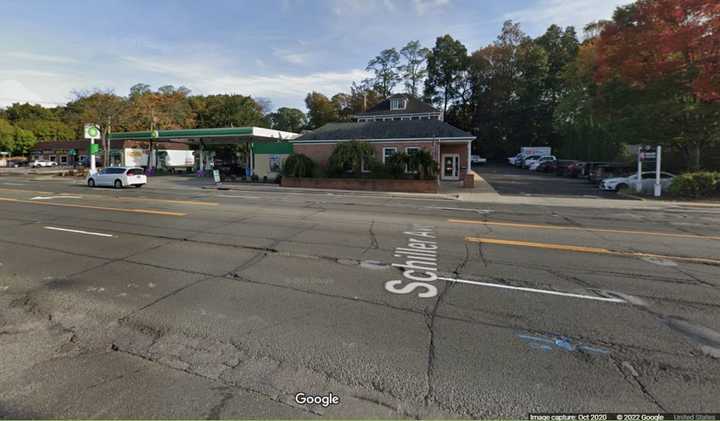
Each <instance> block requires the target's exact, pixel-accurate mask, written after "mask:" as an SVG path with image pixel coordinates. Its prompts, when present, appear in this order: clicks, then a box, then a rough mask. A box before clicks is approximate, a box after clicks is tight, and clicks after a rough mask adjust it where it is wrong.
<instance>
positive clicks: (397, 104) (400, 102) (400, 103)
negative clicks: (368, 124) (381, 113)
mask: <svg viewBox="0 0 720 421" xmlns="http://www.w3.org/2000/svg"><path fill="white" fill-rule="evenodd" d="M406 106H407V99H405V98H393V99H391V100H390V110H391V111H392V110H404V109H405V107H406Z"/></svg>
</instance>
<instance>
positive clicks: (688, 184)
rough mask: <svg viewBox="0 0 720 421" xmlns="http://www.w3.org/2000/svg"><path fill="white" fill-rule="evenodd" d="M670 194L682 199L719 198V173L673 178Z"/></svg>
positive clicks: (683, 175) (689, 174) (684, 175)
mask: <svg viewBox="0 0 720 421" xmlns="http://www.w3.org/2000/svg"><path fill="white" fill-rule="evenodd" d="M670 193H672V194H673V195H676V196H682V197H711V196H720V172H693V173H686V174H682V175H679V176H677V177H675V178H673V181H672V184H670Z"/></svg>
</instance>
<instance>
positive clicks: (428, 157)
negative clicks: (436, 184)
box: [408, 149, 438, 180]
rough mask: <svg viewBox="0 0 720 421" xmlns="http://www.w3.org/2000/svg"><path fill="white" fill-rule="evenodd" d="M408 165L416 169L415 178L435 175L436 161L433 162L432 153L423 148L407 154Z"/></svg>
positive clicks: (436, 169) (426, 177)
mask: <svg viewBox="0 0 720 421" xmlns="http://www.w3.org/2000/svg"><path fill="white" fill-rule="evenodd" d="M408 166H409V168H412V169H414V170H416V171H417V178H419V179H421V180H429V179H432V178H435V177H436V176H437V172H438V163H437V162H435V160H434V159H433V157H432V154H431V153H430V152H428V151H426V150H424V149H420V150H417V151H415V152H413V153H411V154H410V155H409V156H408Z"/></svg>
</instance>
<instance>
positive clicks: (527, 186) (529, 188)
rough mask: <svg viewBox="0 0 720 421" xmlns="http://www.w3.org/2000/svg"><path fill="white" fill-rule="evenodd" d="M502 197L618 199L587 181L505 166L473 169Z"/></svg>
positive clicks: (496, 164) (495, 164)
mask: <svg viewBox="0 0 720 421" xmlns="http://www.w3.org/2000/svg"><path fill="white" fill-rule="evenodd" d="M473 169H474V170H475V171H477V172H478V173H479V174H480V175H481V176H482V177H483V178H484V179H485V180H486V181H487V182H488V183H490V185H491V186H492V187H493V188H494V189H495V191H497V192H498V193H500V194H503V195H515V196H570V197H572V196H576V197H577V196H581V197H602V198H618V197H619V196H618V195H617V194H616V193H614V192H603V191H600V190H599V189H598V187H597V185H595V184H592V183H590V182H588V181H587V179H584V178H570V177H558V176H556V175H555V174H546V173H539V172H535V171H530V170H527V169H522V168H516V167H513V166H510V165H506V164H498V163H489V164H487V165H483V166H478V167H473Z"/></svg>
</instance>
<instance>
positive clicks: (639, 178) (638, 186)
mask: <svg viewBox="0 0 720 421" xmlns="http://www.w3.org/2000/svg"><path fill="white" fill-rule="evenodd" d="M643 154H644V152H643V147H640V149H638V160H637V161H638V167H637V184H636V185H635V191H636V192H638V193H640V192H642V161H643Z"/></svg>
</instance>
